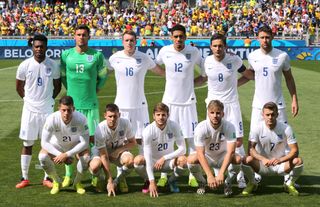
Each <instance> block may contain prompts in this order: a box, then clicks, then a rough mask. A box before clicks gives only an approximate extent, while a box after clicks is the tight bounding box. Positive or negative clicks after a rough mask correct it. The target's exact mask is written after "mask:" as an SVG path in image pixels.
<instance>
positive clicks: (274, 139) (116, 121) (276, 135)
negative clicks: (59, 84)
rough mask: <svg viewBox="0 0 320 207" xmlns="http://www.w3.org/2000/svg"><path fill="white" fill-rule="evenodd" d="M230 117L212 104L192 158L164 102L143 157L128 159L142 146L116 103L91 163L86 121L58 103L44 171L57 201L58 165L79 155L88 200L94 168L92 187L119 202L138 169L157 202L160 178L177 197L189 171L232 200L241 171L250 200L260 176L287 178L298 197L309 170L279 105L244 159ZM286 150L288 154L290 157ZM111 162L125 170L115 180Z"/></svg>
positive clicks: (266, 111)
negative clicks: (161, 175) (164, 175)
mask: <svg viewBox="0 0 320 207" xmlns="http://www.w3.org/2000/svg"><path fill="white" fill-rule="evenodd" d="M223 111H224V106H223V104H222V103H221V102H220V101H218V100H213V101H211V102H210V103H209V105H208V119H207V120H204V121H202V122H200V123H199V124H198V126H197V127H196V129H195V135H194V143H195V146H196V152H194V153H192V154H190V155H189V156H188V158H187V157H186V156H185V153H186V146H185V141H184V139H183V136H182V133H181V129H180V127H179V125H178V124H177V123H175V122H173V121H171V120H169V119H168V117H169V108H168V107H167V106H166V105H165V104H163V103H158V104H157V105H156V106H155V107H154V110H153V119H154V121H153V122H152V123H151V124H150V125H148V126H147V127H146V128H145V130H144V131H143V142H142V145H143V147H142V148H141V149H140V155H137V156H136V157H134V155H133V154H132V153H130V152H129V150H131V149H132V148H133V147H134V146H135V145H136V140H135V135H134V133H133V131H132V129H131V124H130V122H129V121H128V120H127V119H123V118H120V113H119V109H118V107H117V106H116V105H115V104H108V105H107V106H106V110H105V113H104V117H105V120H104V121H102V122H101V123H100V124H99V125H98V127H97V129H96V132H95V145H94V147H93V148H92V149H91V158H90V155H89V149H88V148H89V133H88V127H87V123H86V118H85V117H84V115H82V114H81V113H79V112H76V111H74V106H73V100H72V98H71V97H70V96H65V97H63V98H61V99H60V101H59V111H57V112H55V113H53V114H52V115H50V116H49V117H48V118H47V120H46V123H45V126H44V129H43V134H42V141H41V146H42V149H41V151H40V153H39V160H40V163H41V166H42V167H43V169H44V170H45V171H46V173H47V174H48V175H49V176H50V177H51V178H52V179H53V181H54V182H53V188H52V189H51V194H56V193H58V192H59V190H60V188H61V187H65V186H62V184H61V179H60V178H59V176H58V174H57V172H56V170H55V167H54V164H61V163H66V164H71V163H72V160H73V159H72V158H73V157H74V156H76V157H77V159H78V163H77V174H76V177H75V179H74V182H73V183H74V187H75V189H76V191H77V193H79V194H84V193H85V189H84V188H83V186H82V184H81V179H82V175H83V173H84V171H85V170H86V169H87V168H88V166H89V170H90V172H91V173H92V174H93V180H92V181H93V182H92V183H93V185H95V186H97V187H99V186H100V187H101V186H102V188H103V189H104V188H106V190H107V192H108V195H109V196H111V195H113V196H114V195H115V192H116V187H117V186H118V188H119V190H120V191H121V192H128V185H127V183H126V179H125V177H126V176H127V175H128V174H129V173H130V171H131V169H133V168H134V169H135V170H136V172H137V173H138V174H139V175H140V176H141V177H142V178H143V179H144V180H145V184H144V186H143V189H142V192H143V193H150V196H151V197H157V196H158V190H157V185H156V183H155V178H154V172H155V171H158V172H172V175H171V177H170V178H169V179H168V184H169V186H170V190H171V192H175V193H177V192H179V188H178V186H177V183H176V181H177V178H178V177H179V176H180V175H182V174H183V173H184V171H185V170H187V169H189V170H190V172H191V173H192V174H193V175H194V176H195V178H196V179H197V181H198V183H199V186H198V190H197V193H198V194H203V193H205V188H206V186H208V187H209V188H213V189H215V188H218V187H219V186H224V193H225V195H226V196H230V195H231V194H232V188H231V182H232V180H233V178H234V177H235V175H236V174H237V173H238V172H239V170H240V168H242V170H243V172H244V174H245V176H246V178H247V180H248V184H247V187H246V188H245V189H244V190H243V192H242V194H243V195H248V194H250V193H251V192H252V191H253V190H254V189H255V188H256V186H257V184H256V183H255V180H254V172H257V173H260V174H263V175H270V174H279V175H285V178H286V179H285V184H284V185H285V189H286V190H287V191H288V192H289V194H291V195H298V194H299V192H298V191H297V190H296V189H295V187H294V184H295V181H296V180H297V178H298V177H299V175H300V174H301V172H302V170H303V163H302V159H301V158H299V157H298V145H297V143H296V139H295V137H294V134H293V132H292V129H291V127H290V126H289V125H287V124H283V123H278V122H277V121H276V118H277V116H278V108H277V105H276V104H274V103H272V102H269V103H266V104H265V105H264V107H263V118H264V121H263V122H261V123H260V124H259V126H258V127H257V128H256V129H254V130H253V133H252V134H251V135H250V136H251V137H250V141H251V143H252V144H251V146H250V149H249V151H250V156H247V157H243V158H242V157H240V156H239V155H238V154H236V153H235V148H236V136H235V128H234V126H233V125H232V124H231V123H230V122H228V121H225V120H223V116H224V112H223ZM175 145H176V146H177V147H176V149H175ZM287 146H288V147H289V148H290V151H289V152H286V147H287ZM142 151H143V153H142ZM110 162H112V163H114V164H115V165H116V166H117V167H118V175H117V177H116V178H115V179H113V178H112V174H111V171H110ZM201 168H202V170H203V171H204V172H205V174H206V177H207V179H205V178H204V176H203V173H202V170H201ZM211 169H213V172H212V170H211ZM225 174H226V177H225ZM103 181H106V182H103ZM99 183H100V184H99ZM103 189H101V188H100V190H103Z"/></svg>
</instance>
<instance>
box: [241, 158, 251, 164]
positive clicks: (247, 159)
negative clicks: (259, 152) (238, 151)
mask: <svg viewBox="0 0 320 207" xmlns="http://www.w3.org/2000/svg"><path fill="white" fill-rule="evenodd" d="M252 161H253V157H251V156H246V157H244V158H243V159H242V163H243V164H245V165H250V164H251V163H252Z"/></svg>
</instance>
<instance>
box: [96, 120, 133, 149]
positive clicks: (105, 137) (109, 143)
mask: <svg viewBox="0 0 320 207" xmlns="http://www.w3.org/2000/svg"><path fill="white" fill-rule="evenodd" d="M134 136H135V134H134V132H133V131H132V127H131V124H130V122H129V120H127V119H124V118H119V119H118V123H117V127H116V128H115V130H112V129H110V128H109V127H108V124H107V121H106V120H104V121H102V122H100V124H99V125H98V126H97V128H96V132H95V134H94V138H95V145H96V147H97V149H101V148H104V147H106V149H107V151H108V153H112V152H113V151H114V150H116V149H117V148H119V147H121V146H123V145H125V144H126V143H127V142H128V139H131V138H134Z"/></svg>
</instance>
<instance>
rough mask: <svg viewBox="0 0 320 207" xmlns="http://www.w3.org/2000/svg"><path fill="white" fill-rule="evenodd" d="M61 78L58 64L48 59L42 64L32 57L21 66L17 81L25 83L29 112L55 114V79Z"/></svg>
mask: <svg viewBox="0 0 320 207" xmlns="http://www.w3.org/2000/svg"><path fill="white" fill-rule="evenodd" d="M59 78H60V69H59V66H58V64H57V63H56V62H55V61H54V60H52V59H50V58H48V57H46V58H45V60H44V61H43V62H41V63H38V62H37V61H36V60H35V59H34V57H31V58H28V59H26V60H24V61H23V62H22V63H21V64H20V65H19V67H18V70H17V74H16V79H18V80H22V81H25V85H24V92H25V96H24V98H23V99H24V103H25V106H26V107H27V109H28V110H29V111H32V112H37V113H52V112H53V106H54V99H53V98H52V95H53V89H54V87H53V79H59Z"/></svg>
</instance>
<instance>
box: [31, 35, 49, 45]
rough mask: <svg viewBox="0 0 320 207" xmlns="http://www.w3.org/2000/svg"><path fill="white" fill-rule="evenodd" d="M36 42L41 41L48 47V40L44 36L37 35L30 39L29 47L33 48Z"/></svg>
mask: <svg viewBox="0 0 320 207" xmlns="http://www.w3.org/2000/svg"><path fill="white" fill-rule="evenodd" d="M34 41H41V42H43V43H44V44H45V45H46V46H47V45H48V38H47V37H46V36H45V35H43V34H35V35H34V36H33V37H30V38H29V39H28V46H29V47H31V46H33V43H34Z"/></svg>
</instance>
